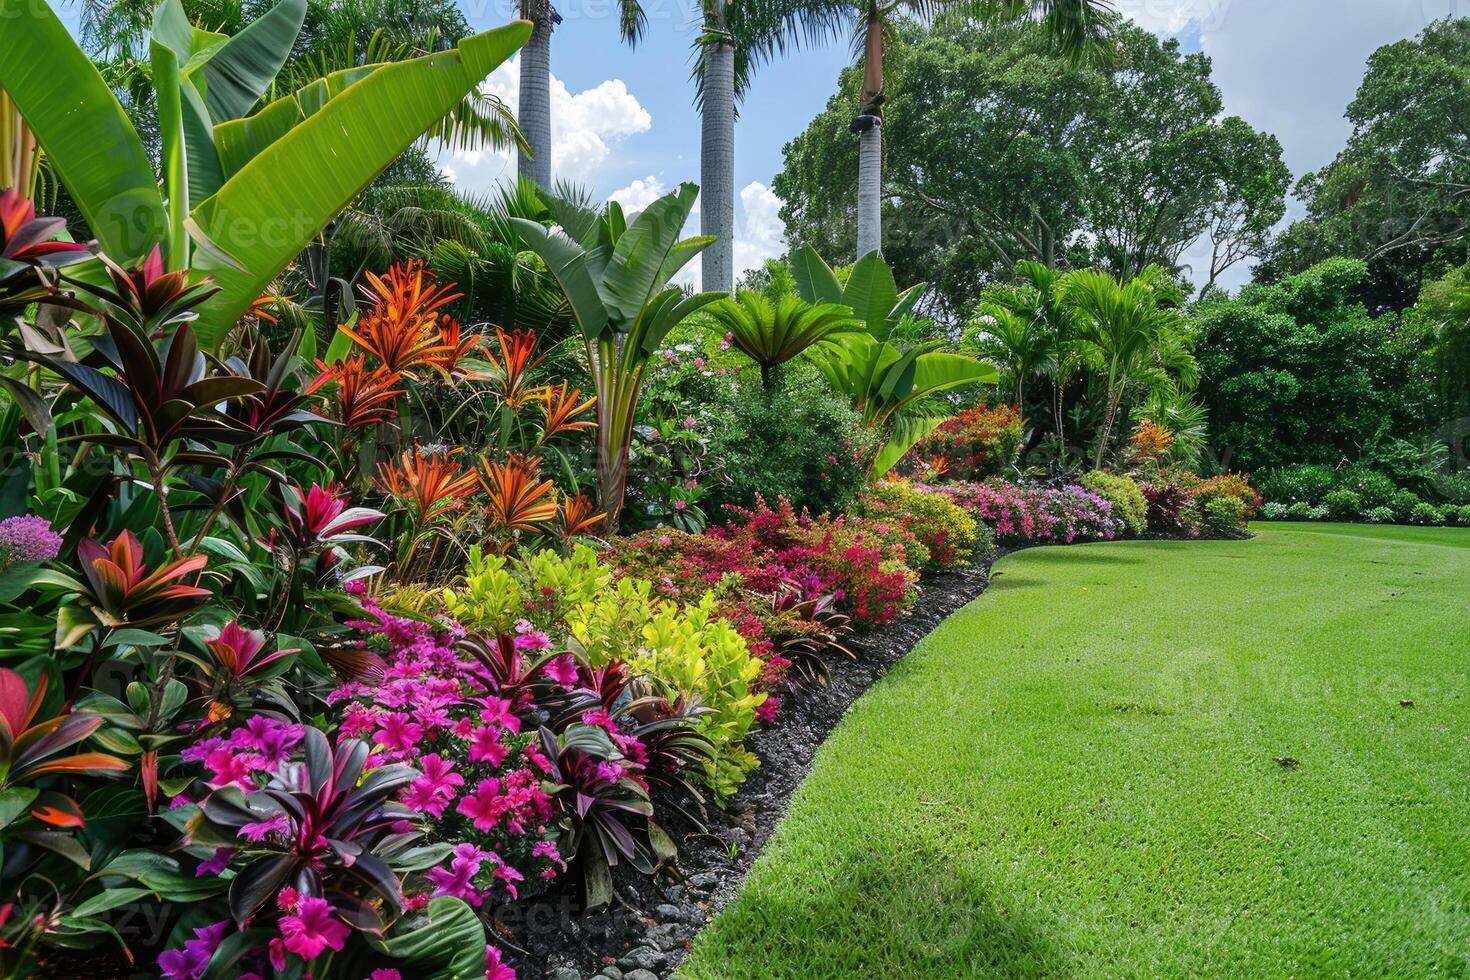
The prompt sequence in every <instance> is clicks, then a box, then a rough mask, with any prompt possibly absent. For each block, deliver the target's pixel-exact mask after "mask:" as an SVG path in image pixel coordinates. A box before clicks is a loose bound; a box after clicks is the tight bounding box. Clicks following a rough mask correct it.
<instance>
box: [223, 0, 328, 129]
mask: <svg viewBox="0 0 1470 980" xmlns="http://www.w3.org/2000/svg"><path fill="white" fill-rule="evenodd" d="M305 20H306V0H281V2H280V3H278V4H276V5H275V6H274V7H272V8H271V9H270V10H268V11H267V12H266V13H265V14H263V15H261V16H260V17H258V18H256V19H255V20H254V21H252V22H251V23H250V24H248V25H246V26H245V29H244V30H242V31H241V32H240V33H239V34H236V35H235V36H233V37H231V38H228V39H226V40H224V42H223V43H221V44H220V46H219V47H218V48H217V49H215V50H214V51H213V52H212V53H211V54H210V56H209V58H208V60H206V61H205V62H204V63H203V65H202V66H201V68H202V75H203V82H204V84H203V92H204V102H205V105H206V106H207V107H208V109H209V117H210V119H212V120H214V121H215V122H224V121H225V120H227V119H238V118H240V117H241V116H243V115H245V113H247V112H249V111H250V108H251V107H252V106H253V105H255V103H256V102H257V101H259V100H260V97H261V96H262V95H264V94H265V90H266V89H268V88H270V84H271V82H273V81H274V80H275V77H276V73H277V72H279V71H280V70H281V66H282V65H284V64H285V63H286V59H287V58H288V57H290V56H291V47H292V45H294V44H295V43H296V36H297V35H298V34H300V33H301V25H302V23H303V22H304V21H305ZM196 84H197V81H196Z"/></svg>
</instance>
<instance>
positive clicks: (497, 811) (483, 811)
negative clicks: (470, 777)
mask: <svg viewBox="0 0 1470 980" xmlns="http://www.w3.org/2000/svg"><path fill="white" fill-rule="evenodd" d="M500 786H501V784H500V780H498V779H494V778H491V779H482V780H480V785H478V786H476V787H475V793H474V795H473V796H464V797H461V798H460V801H459V806H458V807H457V809H458V811H459V812H460V813H462V814H464V815H465V816H466V817H469V818H470V822H471V823H473V824H474V825H475V829H476V830H480V831H486V832H488V831H489V830H490V829H491V828H492V827H494V826H495V824H496V823H497V822H498V821H499V820H500V818H501V816H502V815H503V814H504V813H505V810H506V807H507V805H508V803H509V801H508V800H507V799H506V798H505V797H504V796H502V795H501V794H500Z"/></svg>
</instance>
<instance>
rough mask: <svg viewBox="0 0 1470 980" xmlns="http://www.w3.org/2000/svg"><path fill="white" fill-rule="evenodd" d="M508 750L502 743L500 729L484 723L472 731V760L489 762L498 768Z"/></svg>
mask: <svg viewBox="0 0 1470 980" xmlns="http://www.w3.org/2000/svg"><path fill="white" fill-rule="evenodd" d="M506 751H507V750H506V748H505V746H503V745H501V744H500V729H498V728H494V727H491V726H489V725H484V726H481V727H480V728H476V729H475V730H474V731H473V732H472V733H470V761H471V762H488V763H490V765H491V767H492V768H497V769H498V768H499V767H500V764H501V763H502V762H504V761H505V756H506Z"/></svg>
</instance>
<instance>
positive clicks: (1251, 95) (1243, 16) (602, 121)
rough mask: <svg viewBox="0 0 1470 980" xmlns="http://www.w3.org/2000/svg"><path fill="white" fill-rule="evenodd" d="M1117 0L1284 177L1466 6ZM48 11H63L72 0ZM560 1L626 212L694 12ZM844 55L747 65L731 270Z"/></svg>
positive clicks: (563, 70)
mask: <svg viewBox="0 0 1470 980" xmlns="http://www.w3.org/2000/svg"><path fill="white" fill-rule="evenodd" d="M53 2H54V0H53ZM1115 3H1116V4H1117V6H1118V7H1119V8H1120V9H1121V10H1122V11H1124V12H1125V13H1127V14H1128V15H1130V16H1132V17H1133V18H1134V19H1135V20H1136V21H1137V22H1138V23H1139V24H1141V25H1142V26H1144V27H1146V28H1148V29H1150V30H1153V31H1155V32H1157V33H1159V34H1161V35H1169V36H1177V37H1179V38H1180V39H1181V40H1182V41H1183V42H1184V44H1185V46H1186V48H1188V49H1191V50H1194V49H1200V50H1203V51H1205V52H1206V53H1207V54H1209V55H1210V56H1211V57H1212V58H1213V59H1214V67H1215V81H1216V84H1218V85H1219V86H1220V88H1221V90H1222V92H1223V94H1224V98H1225V106H1226V112H1227V113H1229V114H1232V115H1239V116H1242V117H1244V118H1245V119H1246V120H1247V121H1248V122H1250V123H1251V124H1252V125H1254V126H1256V127H1258V128H1260V129H1264V130H1266V131H1268V132H1272V133H1275V134H1276V136H1277V137H1278V138H1280V140H1281V142H1282V144H1283V146H1284V148H1285V152H1286V161H1287V163H1288V165H1289V166H1290V167H1291V169H1292V172H1293V173H1294V174H1295V175H1297V176H1300V175H1301V174H1302V173H1304V172H1306V171H1308V170H1312V169H1315V168H1318V167H1321V166H1322V165H1324V164H1326V163H1327V162H1329V161H1330V160H1331V159H1332V157H1333V156H1334V155H1335V154H1336V153H1337V151H1338V150H1339V149H1341V147H1342V145H1343V143H1344V141H1345V140H1346V139H1347V136H1348V135H1349V131H1350V130H1349V126H1348V124H1347V122H1346V121H1345V120H1344V119H1343V110H1344V108H1345V107H1346V105H1347V103H1348V102H1349V101H1350V100H1351V99H1352V97H1353V93H1354V91H1355V90H1356V88H1357V85H1358V82H1359V80H1360V79H1361V78H1362V72H1363V65H1364V62H1365V61H1366V59H1367V57H1368V55H1369V54H1371V53H1372V52H1373V51H1374V50H1375V49H1376V48H1378V47H1379V46H1380V45H1383V44H1387V43H1390V42H1392V41H1396V40H1399V39H1401V38H1405V37H1411V36H1413V35H1415V34H1417V33H1418V32H1419V31H1421V30H1422V29H1423V28H1424V26H1425V25H1426V24H1427V23H1428V22H1429V21H1431V20H1434V19H1437V18H1440V17H1444V16H1447V15H1451V14H1456V15H1462V16H1466V15H1470V0H1115ZM461 8H462V9H463V10H464V11H465V14H466V16H467V17H468V19H469V20H470V22H471V24H472V25H473V26H475V27H476V28H489V27H493V26H496V25H498V24H502V23H504V22H505V21H506V20H508V19H510V18H511V17H512V16H514V10H515V6H514V5H513V4H511V3H508V2H506V0H461ZM61 9H62V11H63V15H64V16H65V17H66V19H68V20H69V21H74V20H75V4H74V3H66V4H62V5H61ZM558 9H559V10H560V12H561V14H562V16H563V18H564V22H563V23H562V24H561V26H560V27H559V28H558V29H557V31H556V34H555V35H554V37H553V41H552V74H553V79H554V85H553V121H552V126H553V142H554V144H555V145H554V158H553V162H554V168H555V173H556V175H557V176H559V177H569V178H572V179H575V180H577V181H578V182H581V183H583V184H585V185H586V186H588V187H589V188H590V189H591V190H592V191H593V192H594V193H595V194H597V195H598V196H599V197H607V196H615V197H617V198H618V199H619V200H620V201H622V202H623V203H624V204H625V205H627V206H629V207H638V206H640V205H641V204H643V203H646V202H647V201H648V200H650V199H651V198H652V197H654V196H657V194H658V193H660V192H663V191H666V190H668V189H670V188H672V187H673V186H674V185H676V184H678V183H679V182H680V181H683V180H695V181H697V180H698V178H699V117H698V115H697V114H696V112H695V110H694V105H693V98H692V94H693V88H692V83H691V81H690V78H689V70H690V42H691V40H692V38H693V37H694V34H695V30H696V27H697V10H698V7H697V5H696V4H695V3H693V2H691V0H683V2H679V0H648V3H647V6H646V9H647V11H648V19H649V23H648V34H647V37H646V39H645V40H644V42H643V43H641V44H640V45H639V46H638V48H637V49H633V50H630V49H629V48H628V47H627V46H626V45H624V44H623V43H622V42H621V41H620V40H619V39H618V34H617V26H616V25H617V22H616V16H615V13H614V9H615V8H614V6H613V5H612V3H611V0H562V2H561V3H560V4H559V5H558ZM849 58H850V52H849V49H848V45H847V43H846V42H845V40H844V41H840V42H837V43H832V44H828V45H826V46H824V47H820V48H816V49H810V48H802V49H800V50H796V51H792V52H789V53H788V55H787V56H786V57H785V58H784V59H780V60H777V61H775V62H773V63H771V64H768V65H766V66H764V67H762V68H761V69H760V70H759V71H758V72H757V73H756V75H755V78H754V80H753V83H752V85H751V89H750V91H749V93H748V94H747V96H746V99H745V102H744V104H743V106H742V108H741V117H740V120H739V122H738V123H737V129H736V168H735V177H736V184H735V186H736V192H737V214H736V232H737V234H736V264H737V266H738V267H740V268H745V267H750V266H755V265H758V264H759V262H760V261H761V260H762V259H764V258H766V257H767V256H771V255H778V254H780V253H781V252H782V251H784V244H783V239H782V233H783V229H782V227H781V225H780V221H779V218H778V216H777V211H778V210H779V206H780V202H779V201H778V200H777V199H776V197H775V195H774V194H772V193H771V192H770V190H769V188H770V184H771V180H772V178H773V177H774V176H775V174H776V173H777V172H779V171H780V169H781V147H782V145H783V144H784V143H785V142H786V141H787V140H789V139H791V137H793V136H794V135H796V134H797V133H799V132H801V130H802V129H803V128H804V127H805V125H806V123H807V121H808V120H810V119H811V118H812V116H814V115H815V114H816V113H817V112H819V111H820V110H821V108H822V107H823V106H824V105H825V104H826V101H827V99H828V97H829V96H830V95H831V93H832V92H833V91H834V90H835V87H836V78H837V73H838V71H839V70H840V69H841V68H842V66H844V65H845V64H847V63H848V61H849ZM515 85H516V70H515V64H514V62H512V63H510V64H508V65H506V66H503V67H502V68H501V69H500V70H499V71H497V72H496V74H495V75H493V76H492V77H491V79H490V80H489V85H488V87H489V88H490V89H491V90H492V91H495V92H497V94H500V95H502V97H504V98H506V99H507V100H508V101H511V102H512V103H513V102H514V98H515ZM441 164H442V165H443V166H444V167H445V169H446V171H447V172H449V173H450V174H451V176H452V177H453V178H454V179H455V180H456V181H458V182H459V183H461V184H463V185H464V186H466V187H468V188H472V189H476V190H485V189H488V188H489V187H491V186H493V185H494V184H495V182H496V181H498V180H501V179H504V178H506V177H508V176H511V175H513V174H514V163H513V162H512V161H511V160H510V159H509V158H508V157H505V156H498V155H495V154H479V155H475V156H465V155H453V156H445V157H443V158H441ZM1296 210H1297V209H1296V208H1295V207H1293V211H1296ZM1208 252H1209V245H1208V243H1201V244H1200V245H1199V246H1198V248H1197V250H1196V253H1197V255H1198V256H1200V257H1206V256H1208ZM1189 259H1190V255H1186V256H1185V261H1189ZM1202 264H1206V265H1207V259H1206V260H1205V263H1202ZM1246 278H1248V270H1247V269H1246V268H1245V267H1244V266H1242V267H1238V268H1237V269H1236V270H1233V275H1231V276H1230V277H1228V279H1227V282H1226V285H1235V284H1238V283H1239V282H1242V281H1244V280H1245V279H1246Z"/></svg>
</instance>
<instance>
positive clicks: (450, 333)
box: [429, 316, 485, 378]
mask: <svg viewBox="0 0 1470 980" xmlns="http://www.w3.org/2000/svg"><path fill="white" fill-rule="evenodd" d="M484 345H485V338H484V337H482V336H480V335H479V334H477V333H472V334H468V335H466V336H463V337H461V336H460V325H459V321H458V320H456V319H454V317H451V316H446V317H444V323H443V324H442V325H441V326H440V327H439V347H440V351H441V352H440V353H439V354H438V356H436V357H435V358H434V359H433V360H432V361H430V362H429V366H430V367H432V368H434V369H435V370H436V371H440V372H442V373H443V374H444V375H445V376H446V377H447V378H453V377H454V374H455V372H456V371H459V370H460V363H459V362H460V361H463V360H464V359H465V358H467V357H469V356H470V355H471V354H474V353H476V352H478V351H480V350H482V349H483V348H484ZM465 377H470V378H478V377H480V375H479V374H476V373H471V372H466V373H465Z"/></svg>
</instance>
